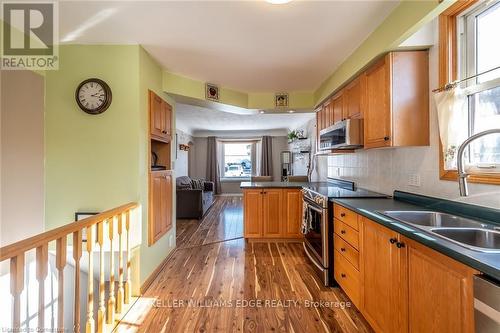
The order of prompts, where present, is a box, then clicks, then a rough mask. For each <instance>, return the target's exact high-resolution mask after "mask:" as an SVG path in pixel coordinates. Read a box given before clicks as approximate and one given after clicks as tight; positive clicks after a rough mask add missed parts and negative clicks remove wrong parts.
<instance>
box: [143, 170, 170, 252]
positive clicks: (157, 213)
mask: <svg viewBox="0 0 500 333" xmlns="http://www.w3.org/2000/svg"><path fill="white" fill-rule="evenodd" d="M149 195H150V198H149V214H150V216H149V235H148V241H149V245H152V244H154V243H155V242H156V241H157V240H158V239H160V238H161V237H162V236H163V235H164V234H165V233H167V232H168V231H169V230H170V229H171V228H172V172H171V171H154V172H151V173H150V185H149Z"/></svg>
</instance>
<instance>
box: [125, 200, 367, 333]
mask: <svg viewBox="0 0 500 333" xmlns="http://www.w3.org/2000/svg"><path fill="white" fill-rule="evenodd" d="M177 223H178V224H177V231H178V234H177V245H178V246H177V249H176V250H175V253H174V254H173V255H172V256H171V258H170V259H169V261H168V262H167V264H166V265H165V267H164V269H163V270H162V271H161V272H160V274H159V275H158V276H157V277H156V279H155V280H154V282H153V283H152V284H151V286H150V288H149V289H148V290H147V291H146V292H145V294H144V295H143V299H149V300H151V301H153V300H156V301H157V302H156V303H155V304H156V305H157V306H152V307H151V308H150V310H149V311H148V312H146V313H144V315H143V316H142V319H141V320H140V322H138V323H130V322H128V321H127V320H126V319H127V316H126V317H125V319H124V322H123V324H120V325H118V328H117V332H125V331H126V332H259V333H260V332H297V333H300V332H347V333H351V332H352V333H354V332H373V330H372V329H371V328H370V326H369V325H368V323H367V322H366V320H365V319H364V318H363V317H362V316H361V314H360V313H359V311H358V310H357V309H356V308H355V307H354V306H353V307H341V306H340V305H341V304H345V303H347V302H349V299H348V298H347V296H346V295H345V294H344V293H343V292H342V290H340V289H338V288H327V287H324V286H323V285H322V282H321V279H320V277H319V276H318V275H317V274H316V272H315V271H314V268H313V267H312V265H311V263H310V262H309V261H308V258H307V257H306V255H305V253H304V250H303V248H302V244H301V243H290V242H265V241H264V242H249V241H246V240H244V239H242V238H238V239H232V238H235V237H241V236H238V235H243V213H242V200H241V197H217V199H216V202H215V204H214V206H213V207H212V208H211V209H210V211H209V212H208V213H207V214H206V216H205V217H204V218H203V219H202V220H201V221H195V220H182V221H181V220H179V221H177ZM227 239H232V240H227ZM312 301H324V302H331V304H337V305H338V306H337V307H324V306H316V307H315V306H311V304H313V303H312ZM181 302H183V303H181ZM251 302H253V303H251ZM258 302H260V303H258ZM266 302H267V303H266ZM272 302H274V303H272ZM279 302H281V303H279ZM307 302H308V303H307ZM307 304H309V306H307ZM158 305H159V306H158ZM136 317H137V316H136Z"/></svg>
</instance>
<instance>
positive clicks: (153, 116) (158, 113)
mask: <svg viewBox="0 0 500 333" xmlns="http://www.w3.org/2000/svg"><path fill="white" fill-rule="evenodd" d="M149 116H150V131H151V135H154V136H158V137H161V136H163V132H164V130H165V129H164V126H165V123H164V121H165V120H164V118H165V116H164V110H163V100H162V99H161V98H160V97H159V96H158V95H156V94H155V93H154V92H152V91H150V92H149Z"/></svg>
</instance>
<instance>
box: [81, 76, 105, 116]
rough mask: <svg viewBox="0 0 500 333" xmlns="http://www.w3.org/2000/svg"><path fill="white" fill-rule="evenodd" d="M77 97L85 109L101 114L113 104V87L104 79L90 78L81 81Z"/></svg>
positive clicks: (88, 111)
mask: <svg viewBox="0 0 500 333" xmlns="http://www.w3.org/2000/svg"><path fill="white" fill-rule="evenodd" d="M75 97H76V102H77V103H78V106H79V107H80V108H81V109H82V110H83V111H85V112H87V113H90V114H99V113H102V112H104V111H106V109H107V108H108V107H109V105H110V104H111V89H110V88H109V86H108V85H107V84H106V82H104V81H102V80H99V79H88V80H85V81H83V82H82V83H80V85H79V86H78V88H77V89H76V96H75Z"/></svg>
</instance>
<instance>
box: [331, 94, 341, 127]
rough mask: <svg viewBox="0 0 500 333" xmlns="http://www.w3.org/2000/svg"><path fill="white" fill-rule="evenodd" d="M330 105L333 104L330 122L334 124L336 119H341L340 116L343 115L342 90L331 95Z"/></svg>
mask: <svg viewBox="0 0 500 333" xmlns="http://www.w3.org/2000/svg"><path fill="white" fill-rule="evenodd" d="M332 106H333V120H332V124H335V123H336V122H337V121H341V120H342V117H343V113H344V94H343V92H340V93H338V94H337V95H335V96H334V97H333V100H332Z"/></svg>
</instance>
